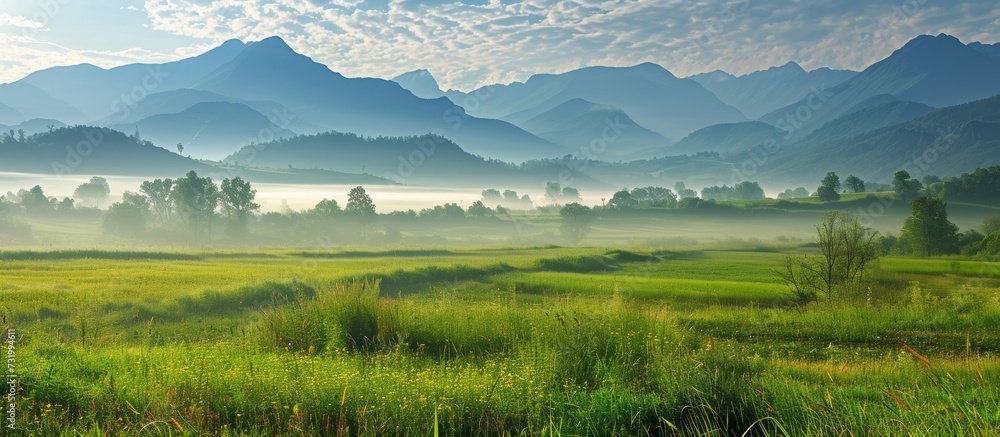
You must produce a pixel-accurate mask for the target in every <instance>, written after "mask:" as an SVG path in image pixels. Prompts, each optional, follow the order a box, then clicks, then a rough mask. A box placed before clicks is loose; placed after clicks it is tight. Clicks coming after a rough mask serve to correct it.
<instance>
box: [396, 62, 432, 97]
mask: <svg viewBox="0 0 1000 437" xmlns="http://www.w3.org/2000/svg"><path fill="white" fill-rule="evenodd" d="M392 81H393V82H396V83H398V84H399V86H401V87H403V88H405V89H406V90H407V91H409V92H411V93H413V95H415V96H417V97H420V98H422V99H436V98H438V97H441V96H443V95H444V92H443V91H441V86H440V85H438V83H437V80H435V79H434V75H432V74H431V72H430V71H427V70H425V69H419V70H413V71H409V72H406V73H403V74H400V75H399V76H396V77H394V78H393V79H392Z"/></svg>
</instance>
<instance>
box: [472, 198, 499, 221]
mask: <svg viewBox="0 0 1000 437" xmlns="http://www.w3.org/2000/svg"><path fill="white" fill-rule="evenodd" d="M468 213H469V216H470V217H486V216H489V215H493V210H492V209H490V207H488V206H486V204H484V203H483V202H482V201H481V200H477V201H475V202H472V205H471V206H469V210H468Z"/></svg>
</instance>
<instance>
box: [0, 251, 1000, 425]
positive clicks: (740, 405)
mask: <svg viewBox="0 0 1000 437" xmlns="http://www.w3.org/2000/svg"><path fill="white" fill-rule="evenodd" d="M751 249H752V251H747V250H751ZM781 249H782V250H797V249H795V248H794V247H792V246H782V247H781ZM783 256H784V255H783V254H781V253H779V252H778V250H776V249H774V248H761V247H757V248H748V247H746V245H733V246H732V247H726V245H724V244H723V245H717V246H716V247H714V249H710V248H692V247H690V246H684V247H673V248H670V247H656V248H652V247H648V246H647V247H633V248H623V249H613V248H562V247H550V246H547V247H533V248H530V247H529V248H524V247H485V248H477V249H454V248H452V249H420V250H415V249H404V248H400V249H397V250H381V251H374V252H372V251H336V252H330V251H315V250H306V251H302V250H259V251H221V250H214V251H213V250H206V251H147V252H128V251H124V252H123V251H117V252H116V251H90V250H79V251H6V252H0V291H2V294H0V311H2V315H3V321H4V323H5V325H6V327H7V328H10V329H14V330H15V331H16V335H17V341H16V367H17V368H16V375H17V380H18V384H19V391H18V392H17V395H18V396H17V401H16V421H17V430H15V431H11V430H10V429H6V428H5V429H4V430H5V431H7V432H8V434H12V435H261V436H263V435H340V434H344V435H385V434H403V435H435V434H436V433H438V434H445V435H496V434H502V435H506V434H513V435H579V434H590V435H595V434H596V435H609V434H618V435H646V434H649V435H664V434H667V435H670V434H676V435H691V434H699V435H700V434H707V435H742V434H744V433H747V435H807V434H808V435H887V434H897V435H898V434H910V435H997V434H1000V392H998V391H997V389H996V388H997V387H1000V358H998V356H997V354H996V352H997V351H998V350H1000V334H998V333H997V331H996V327H997V326H1000V293H998V287H1000V275H998V273H1000V269H997V268H995V266H994V263H990V262H983V261H972V260H958V259H907V258H887V259H884V260H883V261H882V263H881V267H882V269H883V272H882V273H881V276H882V277H884V278H885V279H884V280H883V281H881V282H880V283H879V284H878V286H877V287H875V288H873V289H870V290H868V291H867V292H866V293H864V295H860V296H849V297H840V298H839V299H832V300H826V299H824V300H821V301H819V302H814V303H811V304H809V305H807V306H804V307H802V306H799V305H797V304H795V303H794V301H793V299H792V297H791V295H790V294H789V293H788V292H787V290H786V288H785V286H784V285H783V284H782V283H781V282H780V280H779V279H778V276H777V275H776V274H775V273H774V271H775V269H776V268H777V267H778V266H779V265H780V263H781V260H782V257H783Z"/></svg>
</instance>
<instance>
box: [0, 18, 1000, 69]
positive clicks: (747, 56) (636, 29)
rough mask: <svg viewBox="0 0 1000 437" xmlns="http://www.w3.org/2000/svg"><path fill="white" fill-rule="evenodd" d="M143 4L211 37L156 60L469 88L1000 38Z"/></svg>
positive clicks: (818, 27)
mask: <svg viewBox="0 0 1000 437" xmlns="http://www.w3.org/2000/svg"><path fill="white" fill-rule="evenodd" d="M143 6H144V7H143V8H140V9H142V10H144V11H145V13H146V14H147V16H148V19H149V21H148V25H149V26H150V27H151V28H152V29H154V30H157V31H163V32H168V33H171V34H175V35H181V36H185V37H190V38H195V39H197V40H199V41H202V42H201V43H200V44H198V45H196V46H192V47H184V48H181V49H179V50H178V51H176V52H173V53H159V54H149V56H154V57H156V58H169V57H171V56H180V55H184V54H191V53H195V52H196V51H197V50H201V49H204V48H208V47H210V46H211V45H214V44H219V43H221V42H222V41H225V40H227V39H230V38H240V39H243V40H246V41H253V40H260V39H263V38H266V37H269V36H272V35H278V36H281V37H282V38H284V39H285V40H286V41H287V42H288V43H289V45H291V46H292V47H293V48H294V49H296V50H297V51H299V52H301V53H303V54H306V55H308V56H310V57H312V58H313V59H315V60H317V61H319V62H322V63H324V64H327V65H329V66H330V68H331V69H333V70H335V71H338V72H341V73H343V74H345V75H347V76H366V77H371V76H375V77H385V78H388V77H393V76H395V75H397V74H399V73H402V72H405V71H409V70H414V69H418V68H426V69H428V70H430V71H431V73H433V74H434V75H435V77H436V78H437V79H438V81H439V82H440V83H441V84H442V86H444V87H446V88H448V87H451V88H459V89H469V88H472V87H475V86H478V85H484V84H488V83H494V82H510V81H514V80H524V79H526V78H527V77H528V76H530V75H531V74H534V73H549V72H562V71H567V70H571V69H574V68H579V67H583V66H588V65H617V66H622V65H635V64H638V63H642V62H655V63H658V64H661V65H663V66H664V67H666V68H667V69H669V70H670V71H671V72H673V73H674V74H676V75H678V76H682V77H683V76H688V75H691V74H695V73H700V72H704V71H710V70H714V69H721V70H725V71H728V72H731V73H734V74H745V73H749V72H752V71H755V70H760V69H766V68H768V67H771V66H775V65H782V64H784V63H786V62H788V61H796V62H798V63H800V64H801V65H802V66H803V67H805V68H807V69H813V68H818V67H823V66H830V67H834V68H851V69H863V68H864V67H866V66H868V65H870V64H871V63H873V62H875V61H877V60H879V59H881V58H884V57H885V56H888V55H889V54H890V53H892V51H893V50H895V49H897V48H899V47H900V46H902V45H903V44H904V43H905V42H906V41H908V40H909V39H911V38H913V37H915V36H917V35H919V34H921V33H930V34H937V33H941V32H947V33H950V34H953V35H955V36H957V37H959V38H960V39H962V40H963V41H966V42H969V41H973V40H984V41H983V42H994V41H990V40H989V39H990V38H991V37H992V38H993V39H995V38H996V36H995V35H996V34H997V30H998V28H1000V24H998V23H1000V8H996V7H995V0H976V1H967V2H960V3H947V4H945V3H933V2H931V1H929V0H890V1H888V2H878V3H877V4H876V3H874V2H867V1H860V0H851V1H846V0H840V1H835V0H817V1H809V2H803V1H800V0H770V1H767V2H763V1H760V0H696V1H691V0H489V1H486V0H331V1H319V0H145V3H144V5H143ZM22 18H23V17H22ZM0 20H2V19H0ZM0 22H2V21H0ZM144 25H145V24H144ZM137 44H140V45H141V42H139V43H137ZM2 49H3V46H2V45H0V50H2ZM5 53H6V52H5ZM130 55H131V54H129V53H119V54H117V55H115V56H122V57H123V59H124V57H127V56H130ZM69 56H70V58H73V59H76V58H77V57H79V58H85V59H96V60H97V61H100V62H110V57H113V56H109V55H105V56H104V57H101V58H99V57H98V56H97V55H95V54H93V53H86V52H72V53H71V54H70V55H69ZM140 59H141V58H136V59H135V60H140ZM142 60H145V59H142ZM36 65H37V64H36Z"/></svg>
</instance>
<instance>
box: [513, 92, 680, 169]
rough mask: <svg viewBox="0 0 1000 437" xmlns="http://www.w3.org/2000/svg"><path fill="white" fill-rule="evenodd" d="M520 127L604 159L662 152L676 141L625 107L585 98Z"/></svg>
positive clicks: (574, 100) (574, 149)
mask: <svg viewBox="0 0 1000 437" xmlns="http://www.w3.org/2000/svg"><path fill="white" fill-rule="evenodd" d="M520 127H521V128H523V129H524V130H526V131H528V132H531V133H533V134H535V135H538V136H539V137H541V138H544V139H546V140H549V141H551V142H553V143H555V144H559V145H561V146H564V147H566V148H567V149H570V150H572V151H573V152H574V153H575V154H577V155H590V156H591V157H594V158H598V159H603V160H612V161H613V160H618V159H637V158H641V157H651V156H654V155H655V154H657V153H659V154H661V155H662V154H663V150H665V149H666V148H667V147H669V146H670V145H671V144H672V142H671V141H670V140H668V139H666V138H664V137H663V136H662V135H660V134H658V133H656V132H653V131H651V130H649V129H646V128H644V127H642V126H640V125H639V124H638V123H636V122H635V121H634V120H632V118H631V117H629V116H628V114H626V113H625V111H622V110H621V109H619V108H616V107H613V106H608V105H599V104H596V103H592V102H588V101H586V100H583V99H573V100H569V101H567V102H565V103H563V104H561V105H559V106H556V107H555V108H552V109H550V110H548V111H546V112H544V113H542V114H539V115H537V116H535V117H533V118H532V119H530V120H528V121H525V122H524V123H521V124H520ZM609 140H610V141H609ZM595 141H596V144H595Z"/></svg>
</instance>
